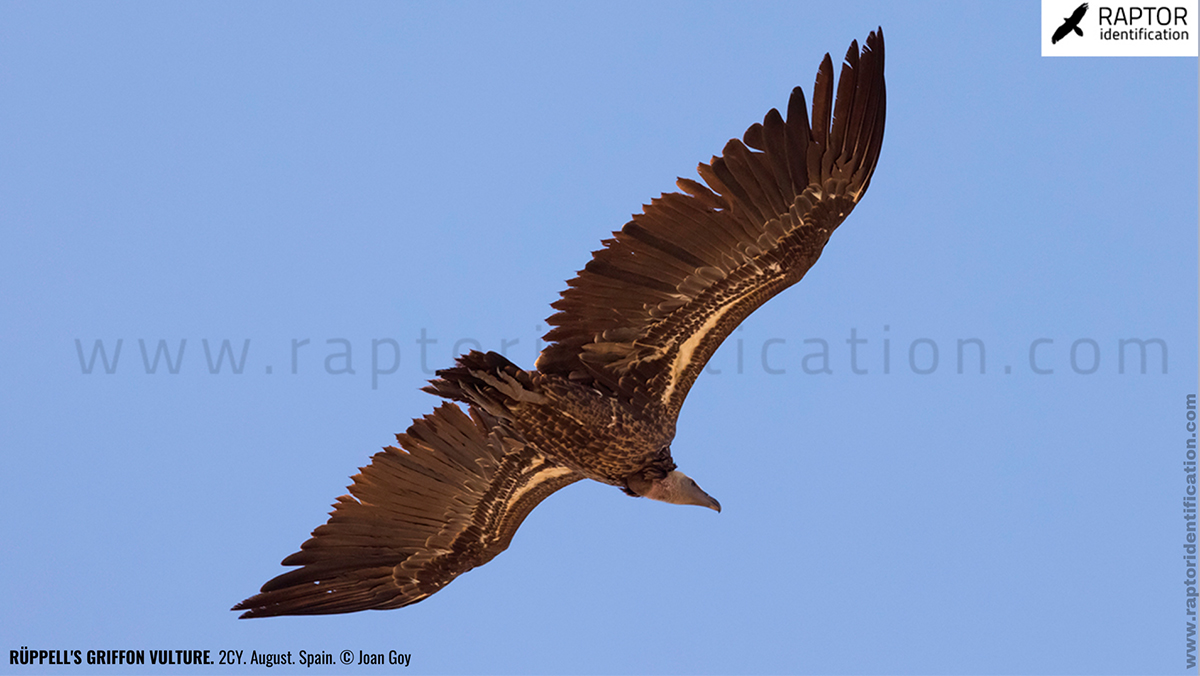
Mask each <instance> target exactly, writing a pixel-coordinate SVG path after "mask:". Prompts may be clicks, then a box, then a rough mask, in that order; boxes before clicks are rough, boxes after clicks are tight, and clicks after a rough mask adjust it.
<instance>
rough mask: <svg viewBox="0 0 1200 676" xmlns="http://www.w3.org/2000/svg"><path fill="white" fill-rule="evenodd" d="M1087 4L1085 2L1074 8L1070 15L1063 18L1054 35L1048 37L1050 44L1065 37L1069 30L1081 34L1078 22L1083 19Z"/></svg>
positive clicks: (1054, 43) (1081, 30)
mask: <svg viewBox="0 0 1200 676" xmlns="http://www.w3.org/2000/svg"><path fill="white" fill-rule="evenodd" d="M1087 11H1088V4H1087V3H1086V2H1085V3H1083V4H1082V5H1080V6H1078V7H1076V8H1075V11H1074V12H1073V13H1072V14H1071V16H1069V17H1067V18H1065V19H1063V24H1062V25H1061V26H1059V27H1058V30H1056V31H1054V35H1053V36H1052V37H1051V38H1050V44H1052V45H1056V44H1058V41H1059V40H1061V39H1063V38H1065V37H1067V35H1069V34H1070V33H1071V31H1075V34H1076V35H1079V36H1082V35H1083V29H1082V28H1080V27H1079V22H1080V21H1083V15H1084V14H1087Z"/></svg>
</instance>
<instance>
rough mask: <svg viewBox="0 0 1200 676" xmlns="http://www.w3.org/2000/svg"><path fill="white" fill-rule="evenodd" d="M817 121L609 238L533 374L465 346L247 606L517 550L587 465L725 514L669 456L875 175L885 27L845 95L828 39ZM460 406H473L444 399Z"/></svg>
mask: <svg viewBox="0 0 1200 676" xmlns="http://www.w3.org/2000/svg"><path fill="white" fill-rule="evenodd" d="M812 98H813V103H812V117H811V119H810V118H809V116H808V111H807V110H806V104H805V98H804V92H803V91H802V90H801V89H800V88H799V87H797V88H795V89H793V90H792V94H791V98H790V99H789V101H788V107H787V119H786V120H785V119H784V116H783V115H781V114H780V113H779V112H778V111H777V110H774V109H772V110H771V111H770V112H768V113H767V115H766V117H765V118H764V119H763V121H762V124H755V125H753V126H751V127H750V128H749V129H747V130H746V133H745V134H744V135H743V136H742V140H741V141H739V140H737V139H734V140H731V141H729V143H727V144H726V145H725V148H724V150H723V151H722V154H721V156H720V157H714V158H713V159H712V161H711V162H710V163H708V164H701V165H700V167H699V174H700V177H701V178H702V179H703V180H704V183H705V184H707V186H706V185H704V184H701V183H700V182H698V181H693V180H691V179H686V178H681V179H679V181H678V183H677V185H678V186H679V188H680V189H681V190H682V191H683V192H682V193H668V194H665V195H663V196H662V197H659V198H658V199H656V200H653V201H652V202H651V203H650V204H649V205H648V206H646V207H644V211H643V212H642V213H640V214H637V215H635V216H634V217H633V220H632V221H630V222H629V223H626V224H625V226H624V227H623V228H622V229H621V230H620V232H616V233H614V234H613V237H612V239H607V240H604V242H603V245H604V246H603V248H601V249H600V250H599V251H596V252H594V253H593V254H592V260H591V261H590V262H588V264H587V266H585V267H584V269H583V270H581V271H580V272H579V274H578V275H577V276H576V277H575V278H574V279H572V280H571V281H569V282H567V287H568V288H567V290H566V291H564V292H563V293H562V298H560V299H559V300H558V301H557V302H555V303H554V304H553V307H554V308H555V309H556V310H558V312H557V313H556V314H554V315H553V316H551V317H550V318H549V319H548V320H547V323H548V324H550V326H551V327H552V328H551V330H550V331H549V332H548V333H547V334H546V336H545V340H546V342H547V343H548V345H547V347H546V348H545V350H544V351H543V352H542V353H541V356H540V357H539V358H538V360H537V364H536V367H537V368H536V370H533V371H526V370H523V369H521V368H520V367H518V366H516V365H515V364H513V363H512V362H510V361H508V360H507V359H505V358H504V357H503V356H501V355H499V354H496V353H495V352H488V353H486V354H485V353H482V352H476V351H472V352H471V353H469V354H466V355H463V356H461V357H459V358H458V360H457V364H456V365H455V366H454V367H453V368H448V369H444V370H441V371H438V372H437V376H438V377H437V378H436V379H434V380H432V381H431V382H430V385H429V386H427V387H426V388H425V390H426V391H428V392H431V393H433V394H435V395H438V396H440V397H442V398H444V399H446V400H449V401H444V402H442V403H441V405H439V406H438V407H437V408H436V409H434V411H433V413H431V414H429V415H427V416H425V417H424V418H423V419H420V420H414V421H413V424H412V426H411V427H409V428H408V431H407V432H405V433H404V434H398V435H396V438H397V440H398V447H392V446H389V447H387V448H385V449H384V450H383V451H382V452H380V453H377V454H376V455H375V456H374V457H373V458H372V459H371V464H370V465H368V466H367V467H365V468H363V469H362V472H361V474H357V475H355V476H354V483H353V485H352V486H350V488H349V491H350V495H346V496H342V497H340V498H338V500H337V502H336V503H335V504H334V510H333V512H332V513H331V515H330V517H329V521H328V522H327V523H326V524H325V525H323V526H319V527H318V528H317V529H316V530H314V531H313V534H312V537H311V538H310V539H309V540H308V541H307V542H305V543H304V544H303V545H301V546H300V551H299V552H297V553H295V554H292V555H291V556H289V557H287V558H286V559H284V560H283V565H285V566H299V568H296V569H294V570H290V571H288V572H285V573H283V574H282V575H279V576H278V577H276V578H274V579H272V580H270V581H269V582H267V583H266V584H265V585H263V587H262V591H261V593H259V594H256V595H254V596H252V597H250V598H248V599H246V600H245V601H242V602H241V603H239V604H237V605H236V606H234V608H233V609H234V610H244V611H246V612H245V613H244V614H242V617H265V616H271V615H315V614H323V613H348V612H354V611H359V610H368V609H387V608H400V607H402V606H407V605H409V604H412V603H416V602H418V601H420V600H422V599H424V598H426V597H428V596H429V595H430V594H433V593H434V592H436V591H438V590H439V589H441V588H442V587H444V586H446V585H447V584H449V583H450V581H451V580H453V579H454V578H456V577H458V576H459V575H461V574H463V573H465V572H467V571H468V570H471V569H472V568H474V567H476V566H481V565H483V564H485V563H487V562H488V561H491V560H492V559H493V558H494V557H495V556H496V555H497V554H499V553H500V552H502V551H504V550H505V549H506V548H507V547H508V545H509V543H510V542H511V541H512V537H513V534H514V533H515V532H516V530H517V528H518V527H519V526H520V525H521V522H522V521H523V520H524V519H525V517H526V516H528V514H529V512H530V511H531V510H532V509H533V508H534V507H536V506H537V505H538V503H540V502H541V501H542V500H545V499H546V497H547V496H549V495H550V494H551V493H554V492H555V491H557V490H559V489H560V488H563V487H565V486H569V485H570V484H573V483H575V482H576V481H579V480H581V479H592V480H594V481H600V482H602V483H606V484H610V485H612V486H616V487H617V488H619V489H621V490H622V491H624V492H625V493H626V494H628V495H631V496H635V497H646V498H651V499H653V500H661V501H664V502H669V503H674V504H679V505H699V506H702V507H709V508H711V509H714V510H717V511H718V512H719V511H720V510H721V506H720V504H719V503H718V502H717V501H716V500H715V499H713V498H712V497H710V496H709V495H708V494H707V493H705V492H704V491H703V490H701V489H700V487H699V486H698V485H697V484H696V482H695V481H693V480H692V479H690V478H688V476H687V475H685V474H684V473H683V472H680V471H679V470H677V469H676V468H675V461H674V460H673V459H672V457H671V440H672V438H674V436H675V421H676V418H677V417H678V415H679V409H680V407H681V406H683V400H684V398H685V397H686V396H687V393H688V389H689V388H691V386H692V382H693V381H695V379H696V376H697V375H699V373H700V371H701V370H702V369H703V368H704V365H705V363H706V362H707V361H708V359H709V357H710V356H712V354H713V352H714V351H716V349H717V347H718V346H719V345H720V344H721V341H723V340H724V339H725V338H726V336H728V335H729V333H730V332H731V331H733V329H734V328H735V327H737V325H738V324H740V323H741V322H742V320H743V319H745V318H746V317H747V316H748V315H749V314H750V313H751V312H753V311H754V310H755V309H757V308H758V307H759V306H760V305H762V304H763V303H765V302H766V301H767V300H768V299H770V298H771V297H773V296H774V295H775V294H777V293H779V292H780V291H782V290H784V289H786V288H787V287H789V286H791V285H792V284H795V283H796V282H798V281H800V278H801V277H803V276H804V273H806V272H808V269H809V268H810V267H812V265H813V263H815V262H816V261H817V258H818V257H819V256H820V255H821V251H822V249H824V248H825V243H826V242H827V241H828V240H829V236H830V234H832V233H833V231H834V229H835V228H837V227H838V225H839V224H840V223H841V222H842V221H843V220H844V219H845V218H846V216H848V215H849V214H850V211H851V210H852V209H854V205H856V204H858V201H859V200H860V199H861V198H862V196H863V193H865V192H866V190H867V186H868V185H869V184H870V181H871V174H872V173H873V172H874V170H875V163H876V161H877V160H878V158H879V149H880V145H881V144H882V142H883V122H884V111H885V107H886V106H885V93H884V78H883V31H882V29H879V30H876V31H874V32H872V33H871V34H870V35H869V36H868V37H867V41H866V44H865V45H864V46H863V48H862V50H861V52H860V50H859V46H858V43H857V41H855V42H851V43H850V49H849V51H847V52H846V59H845V62H844V63H843V64H842V70H841V76H840V78H839V80H838V83H837V94H836V96H835V95H834V78H833V62H832V61H831V60H830V58H829V55H828V54H826V55H825V59H824V60H823V61H822V62H821V66H820V68H819V69H818V70H817V79H816V83H815V84H814V85H813V97H812ZM450 402H458V404H462V405H464V406H462V407H460V406H459V405H458V404H455V403H450Z"/></svg>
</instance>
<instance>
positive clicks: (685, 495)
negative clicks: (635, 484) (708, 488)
mask: <svg viewBox="0 0 1200 676" xmlns="http://www.w3.org/2000/svg"><path fill="white" fill-rule="evenodd" d="M646 497H648V498H650V499H651V500H659V501H662V502H669V503H671V504H673V505H696V506H697V507H707V508H709V509H714V510H716V511H717V512H720V511H721V503H719V502H717V500H716V498H714V497H713V496H711V495H709V494H708V493H705V492H704V491H703V490H702V489H701V488H700V486H699V485H697V484H696V482H695V481H693V480H692V478H691V477H689V476H688V475H686V474H684V473H683V472H680V471H677V470H676V471H672V472H670V473H669V474H667V476H665V477H663V478H661V479H658V480H657V481H655V482H654V484H653V485H652V486H651V487H650V490H649V491H647V492H646Z"/></svg>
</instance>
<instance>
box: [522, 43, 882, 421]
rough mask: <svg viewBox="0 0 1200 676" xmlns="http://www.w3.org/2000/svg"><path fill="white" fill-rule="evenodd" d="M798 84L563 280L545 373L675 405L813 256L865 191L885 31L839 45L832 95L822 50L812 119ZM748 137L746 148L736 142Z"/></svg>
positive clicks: (876, 142)
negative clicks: (728, 340) (696, 176)
mask: <svg viewBox="0 0 1200 676" xmlns="http://www.w3.org/2000/svg"><path fill="white" fill-rule="evenodd" d="M805 108H806V106H805V101H804V92H803V91H802V90H801V89H800V88H799V87H797V88H796V89H794V90H793V91H792V96H791V100H790V101H789V102H788V110H787V120H786V121H784V119H783V117H782V116H781V115H780V114H779V112H778V111H776V110H774V109H772V110H771V112H769V113H767V115H766V117H765V118H764V120H763V123H762V124H755V125H754V126H752V127H750V128H749V129H748V130H747V131H746V134H745V135H744V137H743V141H738V140H736V139H734V140H731V141H730V142H729V143H728V144H726V146H725V149H724V151H723V154H722V156H721V157H714V158H713V160H712V162H711V164H701V165H700V167H699V173H700V176H701V177H702V178H703V179H704V181H705V182H706V183H707V184H708V187H705V186H703V185H701V184H699V183H697V182H695V181H691V180H688V179H682V178H681V179H679V181H678V185H679V187H680V189H682V190H683V191H684V192H686V193H687V194H686V195H684V194H680V193H669V194H665V195H663V196H662V197H660V198H658V199H656V200H653V201H652V202H651V203H650V204H649V205H648V206H646V207H645V210H644V212H643V213H641V214H638V215H636V216H634V218H633V220H632V221H630V222H629V223H627V224H626V225H625V227H624V228H622V230H621V231H620V232H616V233H614V236H613V238H612V239H608V240H605V241H604V242H603V244H604V248H603V249H600V250H599V251H596V252H594V253H593V257H592V260H591V262H589V263H588V264H587V267H585V268H584V269H583V270H581V271H580V272H579V275H578V276H577V277H575V278H574V279H572V280H570V281H569V282H568V283H567V284H568V287H569V288H568V289H567V290H566V291H564V292H563V294H562V298H561V299H559V300H558V301H557V302H555V303H554V305H553V307H554V308H555V309H557V310H559V312H558V313H557V314H555V315H553V316H552V317H550V318H549V319H548V320H547V323H549V324H550V325H551V326H552V327H553V328H552V329H551V330H550V332H549V333H547V334H546V336H545V339H546V341H547V342H549V343H551V344H549V345H548V346H547V347H546V349H545V350H544V351H543V352H542V354H541V357H539V359H538V362H537V368H538V370H539V371H542V372H543V373H557V374H562V375H566V376H569V377H570V378H572V379H574V380H576V381H582V382H587V383H594V384H598V385H601V386H603V387H606V388H608V389H610V390H612V391H613V392H614V393H615V394H617V395H618V396H623V397H627V398H629V399H630V400H632V401H635V402H640V403H643V404H645V405H652V406H662V407H664V410H665V412H666V413H668V414H677V413H678V411H679V408H680V406H682V404H683V399H684V397H685V396H686V395H687V392H688V390H689V389H690V387H691V385H692V382H693V381H694V380H695V378H696V376H697V375H698V374H699V373H700V371H701V369H703V368H704V364H705V363H707V361H708V359H709V357H710V356H711V355H712V353H713V352H714V351H715V350H716V349H717V347H718V346H719V345H720V344H721V342H722V341H723V340H724V339H725V337H726V336H728V335H729V333H730V332H731V331H733V329H734V328H735V327H737V325H738V324H740V323H741V322H742V320H743V319H745V318H746V317H747V316H748V315H749V314H750V313H751V312H753V311H754V310H755V309H757V308H758V307H759V306H760V305H762V304H763V303H765V302H766V301H767V300H768V299H770V298H771V297H772V296H774V295H775V294H777V293H779V292H780V291H782V290H783V289H785V288H787V287H788V286H791V285H792V284H795V283H796V282H797V281H799V280H800V278H801V277H803V276H804V274H805V273H806V272H807V271H808V269H809V268H810V267H812V265H813V263H815V262H816V260H817V258H818V257H819V256H820V255H821V250H822V248H823V247H824V246H825V243H826V241H828V239H829V235H830V233H832V232H833V230H834V228H836V227H837V226H838V225H839V224H840V223H841V222H842V220H843V219H844V218H845V217H846V216H847V214H849V213H850V211H851V210H852V209H853V208H854V206H855V205H856V204H857V203H858V201H859V199H861V198H862V195H863V193H864V192H865V191H866V189H867V186H868V184H869V183H870V180H871V174H872V173H873V172H874V170H875V163H876V161H877V159H878V157H879V149H880V145H881V144H882V141H883V125H884V112H885V109H886V96H885V90H884V79H883V32H882V30H878V31H876V32H872V33H871V34H870V36H869V37H868V38H867V41H866V44H865V45H864V47H863V49H862V52H861V54H860V53H859V49H858V44H857V42H852V43H851V44H850V49H849V51H848V52H847V53H846V60H845V63H844V64H843V66H842V73H841V77H840V79H839V82H838V85H837V97H836V100H835V97H834V84H833V63H832V61H831V60H830V58H829V55H828V54H826V55H825V59H824V61H823V62H822V63H821V67H820V69H819V70H818V71H817V79H816V84H815V85H814V87H813V107H812V124H811V125H810V124H809V118H808V113H807V111H806V110H805ZM747 146H749V147H747Z"/></svg>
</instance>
